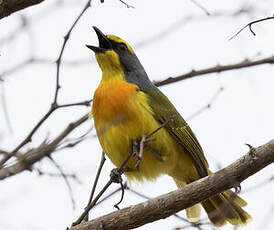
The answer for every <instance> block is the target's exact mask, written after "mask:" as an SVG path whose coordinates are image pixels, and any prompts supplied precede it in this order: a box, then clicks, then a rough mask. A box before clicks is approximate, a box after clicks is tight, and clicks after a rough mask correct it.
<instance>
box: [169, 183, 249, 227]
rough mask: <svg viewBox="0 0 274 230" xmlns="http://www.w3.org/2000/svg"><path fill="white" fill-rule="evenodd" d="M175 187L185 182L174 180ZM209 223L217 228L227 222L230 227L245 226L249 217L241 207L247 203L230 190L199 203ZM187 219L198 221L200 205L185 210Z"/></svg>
mask: <svg viewBox="0 0 274 230" xmlns="http://www.w3.org/2000/svg"><path fill="white" fill-rule="evenodd" d="M174 181H175V183H176V185H177V187H179V188H181V187H184V186H185V185H186V183H185V182H182V181H178V180H176V179H174ZM201 204H202V206H203V208H204V209H205V211H206V213H207V215H208V217H209V219H210V221H211V222H212V223H213V224H214V225H215V226H217V227H220V226H223V225H224V224H226V223H227V222H229V223H231V224H232V225H236V226H239V225H245V224H247V223H248V222H249V221H250V220H251V216H250V215H249V214H248V213H247V212H246V211H244V210H243V209H242V208H241V207H243V206H246V205H247V203H246V202H245V201H244V200H243V199H242V198H241V197H239V196H238V195H237V194H236V193H234V192H232V191H231V190H227V191H225V192H222V193H220V194H218V195H215V196H213V197H210V198H209V199H207V200H205V201H203V202H201ZM186 213H187V219H188V220H189V221H190V222H196V221H199V219H200V204H196V205H193V206H192V207H189V208H187V209H186Z"/></svg>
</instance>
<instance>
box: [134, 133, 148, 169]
mask: <svg viewBox="0 0 274 230" xmlns="http://www.w3.org/2000/svg"><path fill="white" fill-rule="evenodd" d="M145 141H146V135H142V137H141V140H140V144H139V152H137V155H136V157H137V163H136V165H135V167H136V169H137V170H138V171H139V166H140V163H141V161H142V159H143V153H144V147H145Z"/></svg>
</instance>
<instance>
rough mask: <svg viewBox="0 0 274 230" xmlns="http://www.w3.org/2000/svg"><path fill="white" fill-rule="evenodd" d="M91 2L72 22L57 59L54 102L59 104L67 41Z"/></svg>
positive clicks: (88, 3) (89, 0) (88, 2)
mask: <svg viewBox="0 0 274 230" xmlns="http://www.w3.org/2000/svg"><path fill="white" fill-rule="evenodd" d="M90 3H91V0H88V1H87V3H86V5H85V7H84V8H83V9H82V11H81V13H80V14H79V15H78V17H77V18H76V20H75V21H74V22H73V23H72V26H71V27H70V29H69V31H68V32H67V34H66V35H65V36H64V41H63V45H62V48H61V51H60V53H59V57H58V58H57V60H56V89H55V95H54V101H53V104H57V97H58V92H59V89H60V88H61V86H60V83H59V79H60V66H61V62H62V56H63V53H64V50H65V47H66V44H67V42H68V40H69V37H70V34H71V32H72V30H73V29H74V27H75V26H76V24H77V22H78V21H79V20H80V18H81V17H82V15H83V14H84V13H85V11H86V10H87V9H88V8H89V7H90Z"/></svg>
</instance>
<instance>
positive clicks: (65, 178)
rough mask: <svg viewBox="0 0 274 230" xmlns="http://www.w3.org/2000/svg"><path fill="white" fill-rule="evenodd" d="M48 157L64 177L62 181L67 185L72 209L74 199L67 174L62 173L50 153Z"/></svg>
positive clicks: (73, 207)
mask: <svg viewBox="0 0 274 230" xmlns="http://www.w3.org/2000/svg"><path fill="white" fill-rule="evenodd" d="M48 158H49V159H50V161H51V162H52V163H53V165H54V166H55V167H56V168H57V169H58V170H59V172H60V174H61V176H62V178H63V179H64V181H65V183H66V185H67V188H68V191H69V196H70V199H71V203H72V209H75V200H74V198H73V193H72V188H71V185H70V183H69V180H68V177H67V175H66V174H65V173H64V171H63V169H62V168H61V166H60V165H59V164H58V163H57V162H56V161H55V160H54V159H53V158H52V157H51V156H50V155H49V156H48Z"/></svg>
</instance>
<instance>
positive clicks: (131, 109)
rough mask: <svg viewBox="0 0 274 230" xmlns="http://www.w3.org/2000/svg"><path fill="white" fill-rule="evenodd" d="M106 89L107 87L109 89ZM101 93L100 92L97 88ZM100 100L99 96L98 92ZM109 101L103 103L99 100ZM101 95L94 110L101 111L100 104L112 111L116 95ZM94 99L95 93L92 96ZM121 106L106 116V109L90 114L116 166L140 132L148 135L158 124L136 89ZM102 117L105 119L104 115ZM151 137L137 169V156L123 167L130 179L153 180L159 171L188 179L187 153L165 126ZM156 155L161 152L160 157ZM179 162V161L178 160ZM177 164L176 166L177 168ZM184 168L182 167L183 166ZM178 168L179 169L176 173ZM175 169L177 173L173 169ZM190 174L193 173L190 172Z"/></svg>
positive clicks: (103, 144)
mask: <svg viewBox="0 0 274 230" xmlns="http://www.w3.org/2000/svg"><path fill="white" fill-rule="evenodd" d="M108 92H109V91H108ZM100 93H102V92H100ZM102 94H104V93H102ZM97 97H98V98H97V99H98V101H99V96H98V95H97ZM102 98H103V100H106V101H107V102H108V104H107V103H104V102H103V101H102ZM102 98H100V105H98V103H97V104H96V101H95V106H97V107H96V110H98V111H100V110H101V111H102V110H103V109H104V108H103V107H102V108H99V107H100V106H103V105H104V106H105V107H106V105H107V106H108V108H111V107H112V106H113V109H112V111H113V110H114V109H115V108H117V106H118V105H116V106H115V103H118V102H115V98H114V96H113V97H111V96H110V95H109V97H108V96H106V94H104V97H102ZM94 99H95V100H96V97H95V98H94ZM123 103H124V104H123V106H124V107H121V104H119V106H120V113H118V112H116V116H113V115H112V116H111V119H110V116H105V114H106V112H104V113H102V114H101V115H100V113H97V112H96V114H93V115H94V123H95V128H96V131H97V135H98V138H99V141H100V144H101V146H102V148H103V151H104V152H105V153H106V154H107V156H108V157H109V159H110V160H111V161H112V162H113V164H114V165H116V167H119V166H120V165H121V164H122V163H123V162H124V160H125V159H126V157H127V156H128V155H129V154H131V152H132V143H133V141H135V140H139V139H140V138H141V136H142V135H147V134H150V133H151V132H153V131H154V130H156V129H157V128H158V127H159V126H160V124H159V123H158V122H157V121H156V120H155V119H154V117H153V111H151V109H150V107H149V105H148V103H147V98H146V95H145V94H144V93H143V92H141V91H137V92H134V93H132V94H131V97H130V99H129V100H128V101H127V102H125V101H124V102H123ZM103 117H105V119H103ZM153 137H154V138H155V140H154V141H151V142H149V143H146V147H145V149H144V153H143V159H142V161H141V163H140V165H139V171H137V170H136V163H137V158H136V157H132V158H131V159H130V160H129V162H128V163H127V165H126V166H125V168H128V169H130V172H127V173H125V174H126V176H127V178H128V179H129V180H132V179H135V180H138V181H142V180H144V179H146V180H153V179H155V178H156V177H158V176H159V175H161V174H169V175H171V176H173V177H177V176H179V177H180V180H183V181H185V180H187V179H184V177H187V174H188V173H187V172H188V171H189V174H191V173H192V171H193V166H192V163H191V162H190V161H191V160H190V159H189V157H188V156H187V155H186V154H184V153H183V150H182V148H181V146H179V145H178V144H177V142H176V141H175V140H174V139H173V137H172V136H171V135H170V134H169V133H168V132H167V130H166V129H165V128H162V129H160V130H159V131H158V132H157V133H155V134H154V135H153ZM159 156H161V157H160V158H159ZM178 162H181V163H180V164H178ZM178 165H179V168H180V169H178ZM184 165H185V166H186V165H188V166H190V168H191V169H190V170H187V168H185V169H186V170H183V168H184ZM181 166H182V167H183V168H182V167H181ZM178 170H179V171H181V173H180V175H178ZM175 171H176V173H174V172H175ZM192 174H193V173H192Z"/></svg>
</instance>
